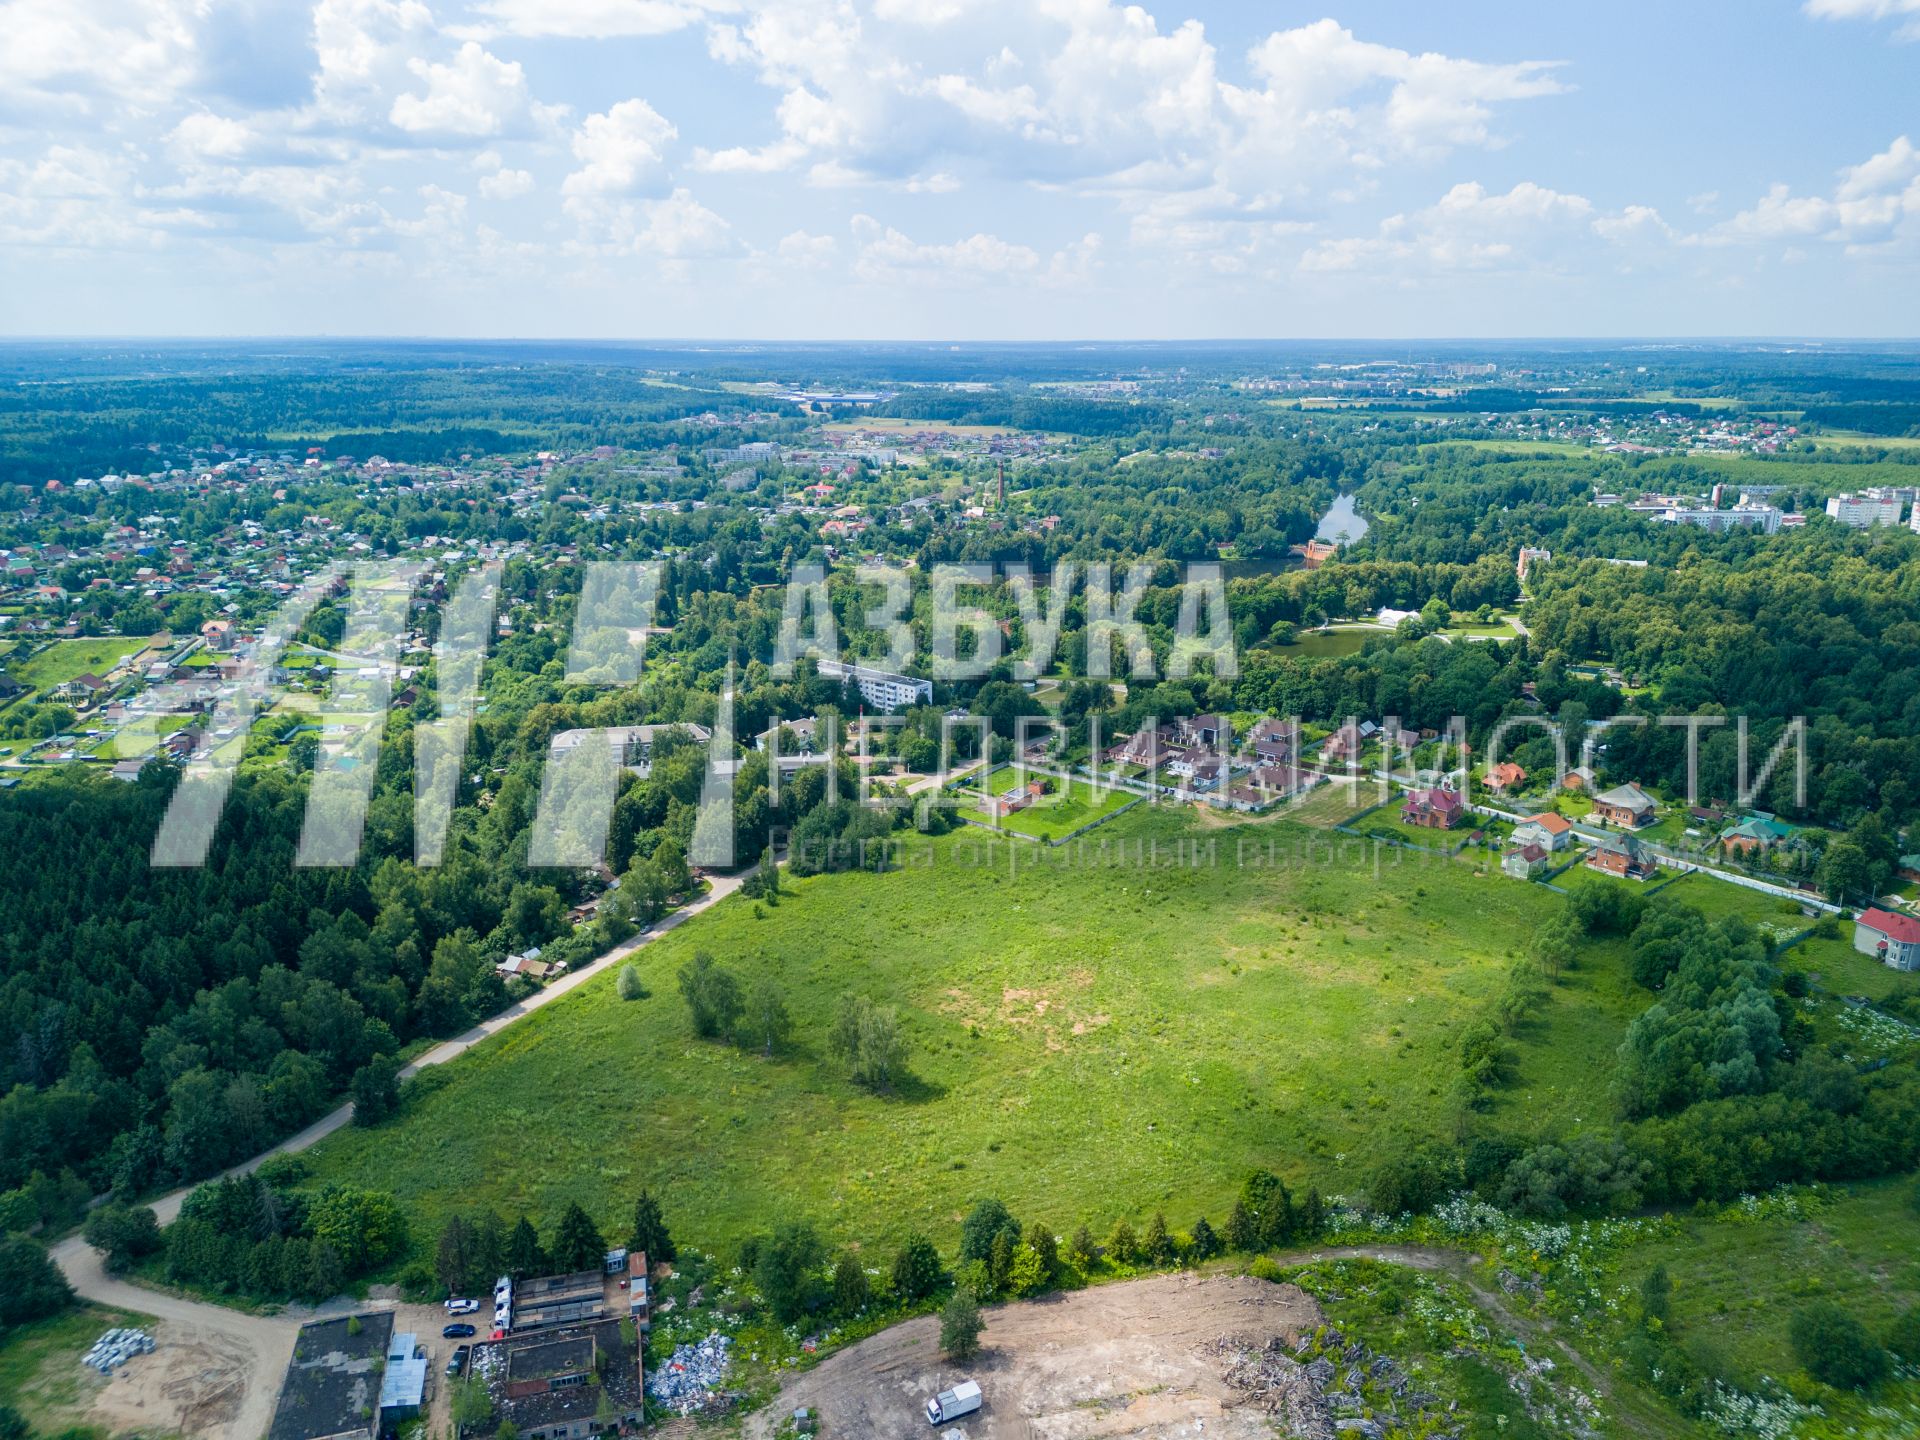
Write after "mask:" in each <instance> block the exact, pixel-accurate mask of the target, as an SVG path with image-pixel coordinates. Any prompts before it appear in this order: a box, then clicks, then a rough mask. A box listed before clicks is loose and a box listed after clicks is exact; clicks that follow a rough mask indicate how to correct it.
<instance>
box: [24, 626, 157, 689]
mask: <svg viewBox="0 0 1920 1440" xmlns="http://www.w3.org/2000/svg"><path fill="white" fill-rule="evenodd" d="M146 643H147V642H146V641H145V640H144V639H141V638H139V637H137V636H123V635H101V636H95V637H90V638H87V639H84V640H56V641H54V642H53V643H52V644H51V645H49V646H47V648H46V649H44V650H42V651H41V652H40V653H39V654H38V655H35V656H34V657H33V658H32V659H30V660H21V661H18V662H16V663H12V664H9V665H8V666H7V673H8V674H10V675H11V676H13V678H14V679H15V680H18V681H19V682H20V683H21V684H22V685H27V686H31V687H32V688H33V689H35V690H46V689H49V688H50V687H52V686H55V685H58V684H60V683H62V682H63V681H67V680H72V679H75V678H76V677H78V676H81V675H85V674H89V673H91V674H94V675H105V674H106V673H107V671H109V670H111V669H112V668H113V667H114V666H115V665H117V664H119V663H120V662H121V661H122V660H124V659H126V657H127V656H129V655H132V654H134V653H135V652H136V651H138V650H140V649H142V648H143V647H144V646H145V645H146Z"/></svg>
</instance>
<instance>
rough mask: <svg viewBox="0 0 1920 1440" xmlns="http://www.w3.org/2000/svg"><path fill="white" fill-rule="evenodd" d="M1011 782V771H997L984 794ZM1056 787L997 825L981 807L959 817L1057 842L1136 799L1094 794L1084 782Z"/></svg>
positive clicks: (1119, 793) (1126, 793)
mask: <svg viewBox="0 0 1920 1440" xmlns="http://www.w3.org/2000/svg"><path fill="white" fill-rule="evenodd" d="M1014 778H1015V773H1014V771H1013V770H1012V768H1010V767H1009V768H1007V769H1002V770H996V771H995V772H994V773H993V774H992V775H991V776H989V777H988V778H987V780H986V790H987V793H988V794H990V795H994V794H1000V793H1004V792H1005V791H1007V790H1009V789H1012V788H1013V783H1014ZM1055 784H1056V787H1057V788H1056V789H1055V791H1054V792H1053V793H1051V794H1048V795H1045V796H1043V797H1042V798H1041V799H1040V801H1039V803H1037V804H1035V805H1031V806H1029V807H1028V808H1027V809H1025V810H1016V811H1014V812H1013V814H1011V815H1004V816H1001V817H1000V818H999V819H998V820H997V821H996V820H995V819H994V818H993V817H992V816H991V815H989V814H988V813H987V810H986V807H985V806H984V804H976V805H973V806H971V807H969V808H967V809H964V810H962V811H961V812H960V813H961V814H962V815H963V816H965V817H966V818H967V819H969V820H971V821H974V822H975V823H976V824H980V825H992V826H995V827H996V828H998V829H1001V830H1007V831H1011V832H1012V833H1013V834H1016V835H1025V836H1028V837H1029V838H1031V839H1035V840H1060V839H1064V838H1065V837H1066V836H1068V835H1071V834H1073V833H1074V832H1075V831H1076V830H1081V829H1084V828H1086V827H1087V826H1089V825H1092V824H1094V823H1095V822H1097V821H1099V820H1102V819H1104V818H1106V817H1107V816H1109V815H1112V814H1113V813H1114V812H1115V811H1117V810H1122V809H1125V808H1126V807H1127V806H1128V805H1130V804H1131V803H1132V802H1133V801H1134V800H1136V799H1138V798H1139V797H1138V796H1137V795H1136V794H1135V793H1134V792H1133V791H1131V790H1121V789H1116V788H1107V789H1104V790H1096V789H1094V787H1093V786H1092V785H1091V784H1089V783H1088V782H1087V781H1085V780H1066V781H1056V782H1055ZM968 788H969V789H970V790H977V785H974V784H970V785H969V787H968Z"/></svg>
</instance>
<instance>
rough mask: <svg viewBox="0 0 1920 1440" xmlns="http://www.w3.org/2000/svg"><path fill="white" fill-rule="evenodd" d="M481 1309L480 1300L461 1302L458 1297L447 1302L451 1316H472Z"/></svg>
mask: <svg viewBox="0 0 1920 1440" xmlns="http://www.w3.org/2000/svg"><path fill="white" fill-rule="evenodd" d="M479 1308H480V1302H479V1301H478V1300H461V1299H459V1298H457V1297H456V1298H454V1299H452V1300H449V1301H447V1313H448V1314H449V1315H471V1314H473V1312H474V1311H476V1310H478V1309H479Z"/></svg>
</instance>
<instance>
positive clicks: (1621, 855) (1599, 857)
mask: <svg viewBox="0 0 1920 1440" xmlns="http://www.w3.org/2000/svg"><path fill="white" fill-rule="evenodd" d="M1586 863H1587V865H1588V866H1589V867H1591V868H1592V869H1595V870H1598V871H1600V872H1601V873H1602V874H1604V875H1617V876H1619V877H1620V878H1621V879H1622V880H1644V879H1646V878H1647V877H1648V876H1649V875H1651V874H1653V873H1654V871H1655V870H1657V869H1658V868H1659V866H1658V865H1656V864H1655V863H1654V858H1653V852H1652V851H1650V850H1648V849H1647V847H1646V846H1644V845H1642V844H1641V843H1640V842H1639V841H1638V840H1636V839H1634V838H1633V836H1631V835H1612V836H1609V837H1608V838H1607V839H1605V840H1603V841H1601V842H1600V844H1599V845H1597V846H1595V847H1594V851H1593V853H1592V854H1591V855H1589V856H1587V859H1586Z"/></svg>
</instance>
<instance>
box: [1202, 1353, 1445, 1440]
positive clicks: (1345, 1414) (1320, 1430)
mask: <svg viewBox="0 0 1920 1440" xmlns="http://www.w3.org/2000/svg"><path fill="white" fill-rule="evenodd" d="M1201 1349H1202V1352H1203V1353H1205V1352H1207V1351H1211V1353H1212V1354H1213V1355H1215V1356H1216V1357H1217V1358H1218V1359H1219V1361H1220V1364H1221V1378H1222V1379H1223V1380H1225V1381H1226V1383H1227V1385H1228V1386H1229V1388H1231V1389H1232V1390H1234V1391H1236V1392H1237V1393H1238V1395H1239V1403H1241V1404H1243V1405H1249V1406H1252V1407H1255V1408H1257V1409H1260V1410H1264V1411H1265V1412H1266V1413H1267V1414H1269V1415H1275V1416H1279V1417H1281V1418H1282V1419H1284V1421H1285V1423H1286V1433H1287V1434H1289V1435H1295V1436H1299V1437H1301V1440H1336V1437H1339V1440H1384V1437H1385V1436H1387V1435H1390V1434H1398V1433H1402V1432H1403V1431H1405V1430H1408V1429H1412V1428H1415V1427H1417V1426H1420V1425H1425V1426H1427V1427H1428V1428H1426V1429H1421V1430H1420V1431H1419V1433H1421V1434H1423V1435H1429V1436H1431V1437H1433V1440H1459V1436H1460V1429H1459V1427H1457V1426H1456V1425H1454V1424H1453V1423H1452V1420H1451V1415H1452V1407H1448V1409H1447V1410H1446V1411H1445V1412H1442V1411H1441V1410H1440V1409H1439V1405H1440V1401H1439V1397H1438V1396H1435V1395H1432V1394H1429V1393H1427V1392H1425V1391H1422V1390H1418V1389H1416V1388H1415V1387H1414V1385H1413V1382H1412V1380H1411V1378H1410V1377H1409V1376H1408V1374H1407V1372H1406V1370H1405V1369H1403V1368H1402V1367H1401V1366H1400V1364H1399V1362H1397V1361H1396V1360H1394V1359H1393V1358H1392V1357H1391V1356H1388V1355H1382V1354H1380V1353H1379V1352H1377V1351H1375V1350H1373V1349H1371V1348H1370V1347H1369V1346H1367V1345H1366V1344H1365V1343H1364V1342H1362V1341H1360V1340H1349V1339H1348V1338H1347V1337H1346V1336H1344V1335H1342V1334H1341V1333H1340V1332H1339V1331H1338V1330H1336V1329H1334V1328H1333V1327H1332V1326H1331V1325H1329V1326H1325V1327H1324V1328H1322V1329H1320V1330H1318V1331H1316V1332H1310V1333H1307V1334H1303V1335H1301V1336H1300V1337H1299V1339H1298V1340H1297V1341H1296V1342H1295V1344H1294V1345H1293V1346H1292V1353H1291V1354H1289V1353H1288V1346H1287V1344H1286V1341H1285V1339H1284V1338H1283V1337H1281V1336H1277V1335H1276V1336H1273V1337H1271V1338H1269V1339H1268V1340H1266V1341H1265V1342H1264V1343H1263V1342H1261V1341H1259V1340H1251V1339H1241V1338H1234V1337H1230V1336H1229V1337H1224V1338H1222V1339H1220V1340H1216V1341H1214V1342H1213V1343H1212V1344H1211V1345H1205V1346H1202V1347H1201ZM1309 1355H1311V1356H1312V1358H1311V1359H1307V1358H1306V1357H1307V1356H1309ZM1343 1371H1344V1375H1343V1373H1342V1372H1343Z"/></svg>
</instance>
